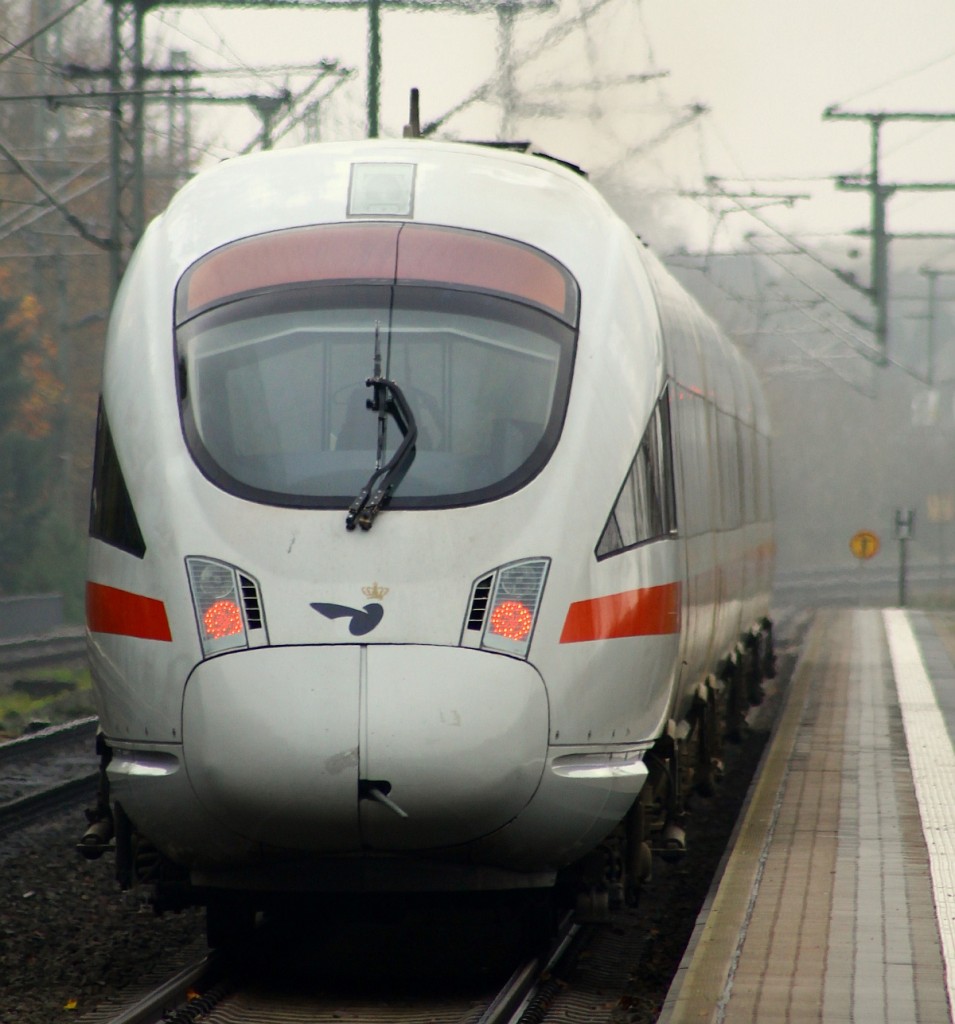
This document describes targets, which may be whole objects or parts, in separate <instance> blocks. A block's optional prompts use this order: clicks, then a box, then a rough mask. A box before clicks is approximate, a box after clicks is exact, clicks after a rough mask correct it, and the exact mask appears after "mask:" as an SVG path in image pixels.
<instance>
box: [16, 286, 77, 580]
mask: <svg viewBox="0 0 955 1024" xmlns="http://www.w3.org/2000/svg"><path fill="white" fill-rule="evenodd" d="M41 313H42V311H41V309H40V305H39V303H38V302H37V299H36V297H35V296H33V295H31V294H28V293H26V294H18V293H17V289H16V287H15V285H14V282H13V279H12V276H11V274H10V272H9V271H8V270H5V269H2V268H0V593H11V592H16V591H17V590H18V589H19V588H20V586H21V585H22V583H23V580H22V575H23V568H24V566H25V565H27V564H28V563H29V562H30V560H31V556H32V554H33V552H34V550H35V548H36V546H37V544H38V543H39V537H40V535H41V531H40V529H39V528H40V524H41V522H42V520H43V519H44V518H45V517H46V515H47V514H48V512H49V509H50V506H51V503H52V491H53V489H54V486H55V479H56V453H55V452H54V451H53V441H54V439H55V436H56V432H57V431H56V428H57V423H58V417H59V416H60V415H61V412H62V399H63V391H64V387H63V382H62V380H61V379H60V377H59V375H58V373H57V350H56V344H55V342H54V341H53V339H52V338H51V337H49V335H47V334H45V333H44V332H43V329H42V322H41V319H42V318H41Z"/></svg>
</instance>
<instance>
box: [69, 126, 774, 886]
mask: <svg viewBox="0 0 955 1024" xmlns="http://www.w3.org/2000/svg"><path fill="white" fill-rule="evenodd" d="M742 365H743V364H741V363H740V361H739V360H738V358H737V357H736V355H735V352H734V351H733V350H732V349H730V348H729V347H728V346H727V345H726V344H725V343H724V342H723V341H722V339H721V338H720V337H719V336H718V335H717V334H716V333H715V329H713V328H712V325H710V324H709V321H707V320H706V319H705V318H704V317H702V314H700V313H699V311H698V310H696V307H695V306H694V305H693V304H692V303H691V302H690V301H689V300H688V299H686V298H685V296H683V295H682V293H680V292H679V291H678V290H675V288H674V286H673V284H672V282H671V281H670V280H669V279H668V278H667V277H666V275H665V272H663V271H662V269H661V268H659V267H658V266H656V264H655V263H654V261H653V260H652V259H651V258H649V257H648V256H647V255H646V253H645V252H644V250H643V249H642V246H641V245H640V243H639V242H638V241H637V240H636V239H635V238H633V236H632V235H631V234H630V232H629V231H628V230H627V229H626V228H625V226H624V225H623V224H622V223H621V222H620V221H619V220H618V219H617V218H616V217H615V216H614V215H613V214H612V213H611V211H610V210H609V208H608V207H607V206H606V204H605V203H604V202H603V200H602V199H601V198H600V197H599V196H598V195H597V194H596V193H595V192H594V191H593V189H591V188H590V186H589V185H587V184H586V183H585V182H584V181H583V180H582V179H580V178H579V177H578V176H576V175H575V174H573V173H572V172H570V171H568V170H566V169H565V168H563V167H560V166H557V165H555V164H552V163H550V162H547V161H542V160H540V159H537V158H530V157H524V156H516V155H513V154H506V153H500V152H496V151H493V150H487V149H485V148H481V147H475V146H467V145H454V144H435V143H424V142H421V141H405V142H390V143H389V142H382V143H365V144H355V145H332V146H319V147H304V148H303V149H301V150H295V151H286V152H282V153H274V154H268V155H260V156H256V157H251V158H243V159H241V160H236V161H232V162H229V163H226V164H224V165H221V166H220V167H219V168H216V169H214V170H212V171H210V172H208V173H206V174H204V175H200V176H199V177H197V178H196V179H195V180H194V181H193V182H192V183H190V185H188V186H186V188H185V189H183V190H182V192H181V193H180V194H179V196H178V197H176V198H175V199H174V200H173V202H172V204H171V205H170V207H169V209H168V211H167V212H166V213H165V214H164V215H163V216H162V217H161V218H159V219H157V221H156V222H154V223H153V224H152V225H151V226H150V228H149V229H148V231H147V233H146V235H145V236H144V238H143V240H142V242H141V244H140V246H139V247H138V249H137V253H136V255H135V257H134V259H133V261H132V263H131V265H130V268H129V270H128V272H127V275H126V277H125V280H124V283H123V287H122V289H121V291H120V294H119V296H118V298H117V302H116V306H115V310H114V313H113V317H112V320H111V327H110V335H109V339H108V344H107V355H106V363H105V370H104V383H103V398H102V405H101V415H100V423H99V427H98V439H97V456H96V472H95V474H94V488H93V509H92V513H91V533H92V539H91V543H90V559H89V583H88V590H87V598H88V626H89V637H90V653H91V660H92V664H93V673H94V679H95V687H96V693H97V700H98V705H99V711H100V717H101V722H102V727H103V730H104V735H105V737H106V741H107V743H108V744H109V745H110V747H111V748H112V750H113V761H112V762H111V764H110V765H109V767H108V769H107V770H108V775H109V779H110V783H111V787H112V792H113V796H114V799H115V800H116V802H117V803H119V804H120V805H121V806H122V808H123V810H124V812H125V813H126V814H127V815H128V816H129V817H130V818H131V819H132V820H133V823H134V825H135V827H136V828H138V829H139V830H140V831H141V832H142V833H143V834H144V835H145V836H146V837H147V838H148V839H149V840H150V841H151V842H152V843H154V844H155V845H156V846H158V847H159V848H160V849H161V850H162V852H163V853H164V854H165V855H166V856H168V857H170V858H171V859H172V860H173V861H175V862H176V863H178V864H180V865H182V866H184V867H186V868H188V869H189V870H191V871H192V872H193V877H194V881H196V884H204V885H207V884H215V885H223V886H228V885H236V886H245V885H249V886H257V887H265V888H268V887H270V886H277V885H280V884H281V882H280V879H283V878H284V879H285V880H286V882H288V884H292V883H291V882H290V881H289V880H290V879H291V878H293V877H294V878H295V879H297V881H296V882H295V884H296V885H302V886H303V887H317V888H321V887H323V885H327V886H328V887H332V888H334V887H342V886H346V887H347V885H348V884H350V883H349V882H348V880H349V879H352V881H353V882H354V884H357V885H362V886H365V885H368V886H371V885H380V886H383V887H398V888H400V887H402V886H409V885H410V886H412V887H414V885H416V884H418V883H417V882H415V881H414V880H415V879H418V878H420V875H421V870H422V865H423V864H425V863H428V864H431V865H432V866H433V865H434V864H437V863H441V864H444V865H445V866H446V868H447V871H448V878H449V879H457V882H456V883H455V882H453V881H449V882H448V883H447V884H461V885H466V886H469V885H480V884H493V885H502V884H506V883H505V881H504V880H505V879H506V878H511V879H512V881H511V882H510V883H507V884H520V883H519V880H520V879H523V880H524V881H525V882H526V881H527V880H528V879H535V878H536V879H538V880H540V879H546V878H552V875H553V872H554V871H556V870H557V869H559V868H561V867H562V866H564V865H566V864H568V863H570V862H572V861H574V860H576V859H577V858H579V857H581V856H583V855H585V854H586V853H587V852H588V851H589V850H591V849H592V848H593V847H594V845H595V844H597V843H598V842H599V841H600V840H601V838H602V837H603V836H605V835H606V834H607V833H608V832H609V831H611V830H612V829H613V828H614V826H615V824H616V823H618V822H619V821H620V820H621V819H622V818H623V816H624V815H626V813H627V811H628V809H629V808H630V806H631V805H632V804H633V801H634V798H635V796H636V795H637V794H638V793H639V791H640V789H641V786H642V785H643V783H644V780H645V779H646V777H647V768H646V766H645V765H644V763H643V757H644V754H645V753H646V751H647V750H649V748H650V747H651V746H653V744H655V743H656V742H658V741H659V739H660V737H661V736H662V735H663V734H664V733H665V731H666V728H667V721H668V719H673V720H675V721H679V720H681V719H684V718H686V717H687V716H688V715H690V713H691V708H692V703H693V699H694V696H693V695H694V693H695V692H696V690H695V687H696V686H697V685H698V683H699V681H700V679H701V678H702V676H703V675H704V674H705V673H706V672H711V671H713V668H714V664H715V661H716V659H717V658H719V657H721V656H723V655H725V654H726V653H727V652H728V651H729V650H730V649H731V648H732V646H733V644H734V643H735V642H736V640H737V639H738V637H739V634H740V633H741V632H743V631H744V630H746V629H747V628H748V627H749V625H750V623H751V622H752V621H754V620H756V619H758V618H759V617H761V616H763V615H765V614H766V611H767V609H768V573H767V565H768V561H767V553H768V551H769V549H770V546H771V529H770V525H769V516H768V511H767V510H766V509H765V508H762V509H761V508H760V507H759V501H758V500H757V499H756V498H752V499H750V498H747V497H746V495H747V494H748V493H749V492H748V491H747V489H746V488H747V486H748V485H747V484H746V483H745V480H746V479H747V478H748V475H750V474H749V470H750V466H749V461H750V460H752V459H755V458H756V452H757V449H758V448H759V447H760V444H761V442H760V443H757V441H756V440H755V438H756V435H757V434H759V436H760V437H764V436H765V435H766V434H767V427H766V424H765V421H764V420H765V417H764V413H762V412H761V411H760V410H761V406H759V403H758V395H757V396H756V397H754V396H753V388H754V381H753V379H752V377H751V376H747V375H746V373H745V372H744V371H743V370H742V369H741V367H742ZM409 413H410V415H409ZM760 417H762V419H761V418H760ZM412 420H413V421H414V428H415V429H416V430H417V435H416V438H415V449H414V452H412V455H411V457H410V458H407V457H405V455H403V451H402V443H401V438H402V437H405V436H412V432H411V427H410V426H409V424H410V422H411V421H412ZM389 429H390V435H388V434H387V431H388V430H389ZM376 433H377V453H376V451H375V443H376V442H375V437H376ZM750 435H752V437H751V436H750ZM730 442H731V443H730ZM724 449H726V450H727V451H729V454H726V453H725V451H724ZM399 463H400V466H399ZM376 465H377V466H379V467H380V468H379V470H378V471H377V476H372V477H371V478H370V486H369V488H368V493H367V494H366V493H365V492H364V491H362V484H363V482H364V481H365V480H367V479H369V474H372V472H373V470H375V467H376ZM395 466H399V469H398V470H396V471H395V480H396V482H395V484H394V486H393V491H392V492H391V493H389V494H388V495H386V496H385V498H384V500H383V504H382V506H381V511H380V512H377V513H376V512H372V513H369V512H368V509H369V508H370V507H371V506H370V505H368V504H367V501H368V499H369V496H370V495H372V502H371V504H374V500H373V492H374V490H375V487H377V486H381V483H382V481H387V480H391V479H392V476H391V474H392V469H393V467H395ZM728 466H730V467H735V469H734V470H733V473H732V478H731V479H726V473H727V467H728ZM362 494H365V499H366V504H364V505H363V504H361V495H362ZM356 503H357V504H356ZM350 504H351V511H350V510H349V505H350ZM356 509H357V511H355V510H356ZM346 516H347V517H349V523H348V525H349V526H351V527H354V526H355V525H356V519H357V524H359V525H360V527H361V528H358V529H349V528H346ZM362 516H366V517H367V518H366V519H365V520H363V519H362ZM372 861H373V862H375V864H376V865H377V866H376V867H374V868H372V867H369V866H368V863H366V862H372ZM379 861H381V862H382V863H378V862H379ZM384 862H387V863H388V864H389V865H390V866H388V867H384V866H382V865H383V863H384ZM295 865H298V867H295ZM451 865H457V869H452V867H451ZM509 873H510V874H509ZM439 875H441V872H440V871H438V872H437V873H436V874H435V873H434V872H433V873H432V877H433V878H434V879H436V878H437V877H438V876H439ZM442 877H443V876H442ZM373 878H374V879H375V880H376V881H372V879H373ZM482 879H483V880H484V881H483V882H482ZM488 879H493V881H488ZM323 880H324V881H323ZM434 884H435V885H438V884H439V883H438V882H437V881H434ZM439 887H440V886H439Z"/></svg>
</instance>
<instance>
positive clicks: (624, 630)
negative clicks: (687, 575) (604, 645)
mask: <svg viewBox="0 0 955 1024" xmlns="http://www.w3.org/2000/svg"><path fill="white" fill-rule="evenodd" d="M679 631H680V584H679V583H664V584H662V585H661V586H658V587H642V588H640V589H639V590H627V591H624V593H622V594H610V595H609V596H607V597H593V598H590V599H589V600H587V601H575V602H574V603H573V604H572V605H571V606H570V607H569V608H568V609H567V618H566V619H565V620H564V628H563V631H562V632H561V634H560V642H561V643H562V644H577V643H582V642H584V641H587V640H613V639H618V638H620V637H626V636H664V635H667V634H670V633H679Z"/></svg>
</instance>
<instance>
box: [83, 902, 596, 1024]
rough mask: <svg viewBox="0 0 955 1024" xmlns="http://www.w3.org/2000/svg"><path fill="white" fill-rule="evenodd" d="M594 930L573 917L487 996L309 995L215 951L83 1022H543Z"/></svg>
mask: <svg viewBox="0 0 955 1024" xmlns="http://www.w3.org/2000/svg"><path fill="white" fill-rule="evenodd" d="M590 933H591V929H581V928H580V927H579V926H577V925H574V924H573V923H571V921H570V918H569V917H568V918H567V919H565V920H564V922H562V924H561V926H560V928H559V929H558V934H557V936H556V938H555V940H554V941H553V943H552V944H551V945H550V947H549V948H548V949H547V950H546V951H544V952H540V953H535V954H532V955H527V957H526V958H525V959H524V960H523V961H522V962H521V963H520V964H519V965H518V966H517V968H516V969H515V970H514V971H513V972H512V973H511V974H510V975H509V976H508V977H507V978H506V980H505V981H504V982H503V983H502V984H499V985H497V986H496V987H491V986H487V987H486V989H485V990H484V991H483V992H481V993H480V994H477V993H474V992H468V991H466V992H463V993H462V994H460V995H458V994H455V993H454V992H453V991H451V992H449V993H440V994H438V995H434V996H430V997H429V996H417V995H416V996H407V995H405V994H403V990H402V989H401V987H400V986H399V988H398V989H397V990H395V991H394V992H391V993H389V992H387V990H380V991H377V992H376V994H375V996H374V997H372V998H369V997H368V996H367V995H359V994H357V993H351V992H349V991H348V990H347V989H346V990H344V991H343V990H342V989H341V988H338V987H336V988H335V989H334V990H332V989H328V990H327V991H321V990H316V991H314V992H309V991H302V990H301V989H300V988H299V987H298V986H293V987H291V988H288V987H286V986H283V985H281V984H276V983H275V982H274V981H273V982H272V983H268V982H265V983H263V981H262V978H261V977H260V976H258V975H257V972H256V969H255V966H254V964H250V962H249V961H248V960H247V959H246V958H245V957H243V958H242V960H241V961H240V962H241V963H242V967H241V968H239V967H236V966H235V965H234V964H232V965H230V962H229V961H228V960H227V959H226V958H224V957H223V956H221V955H219V954H217V953H212V954H210V955H208V956H206V957H202V958H200V959H198V960H196V961H195V962H193V963H191V964H188V965H187V966H185V967H184V968H183V969H182V970H180V971H179V972H178V973H177V974H175V975H174V976H173V977H171V978H169V979H168V980H164V981H161V982H159V983H158V984H156V986H155V987H154V988H152V989H151V990H150V991H148V992H145V993H143V994H140V995H138V996H137V997H136V998H135V999H132V1000H131V1001H130V1002H129V1003H127V1004H125V1005H123V1006H121V1007H112V1008H107V1007H104V1008H101V1009H100V1010H99V1011H98V1012H97V1013H95V1014H93V1015H89V1016H87V1017H84V1018H83V1019H82V1020H83V1024H94V1022H96V1024H159V1022H163V1024H191V1022H192V1021H196V1020H199V1019H201V1020H202V1021H203V1024H217V1022H223V1024H224V1022H229V1024H264V1022H271V1021H277V1020H281V1021H283V1022H288V1024H297V1022H301V1024H305V1022H308V1024H341V1022H342V1021H361V1022H362V1024H386V1022H387V1024H421V1022H424V1021H427V1022H429V1024H517V1022H519V1021H525V1020H526V1021H530V1020H534V1021H538V1020H541V1019H542V1014H543V1013H544V1012H545V1011H546V1006H547V1004H548V1002H549V998H550V995H551V993H552V991H553V990H554V988H555V987H556V986H558V985H560V984H562V982H561V981H560V976H561V972H562V971H566V970H568V967H569V965H570V964H572V963H573V961H574V959H575V958H576V956H578V955H579V954H580V952H581V950H582V949H583V948H584V946H585V944H586V940H587V938H588V937H589V935H590Z"/></svg>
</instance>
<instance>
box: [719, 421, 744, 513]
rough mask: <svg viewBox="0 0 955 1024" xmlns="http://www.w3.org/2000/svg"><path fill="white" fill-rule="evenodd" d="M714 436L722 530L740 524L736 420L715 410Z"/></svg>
mask: <svg viewBox="0 0 955 1024" xmlns="http://www.w3.org/2000/svg"><path fill="white" fill-rule="evenodd" d="M716 432H717V433H716V436H717V438H718V444H719V466H720V499H721V509H722V525H723V529H724V530H735V529H736V528H737V527H738V526H739V525H740V519H741V516H740V504H741V500H740V473H739V431H738V428H737V420H736V418H735V417H733V416H730V415H729V414H728V413H725V412H722V411H717V414H716Z"/></svg>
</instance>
